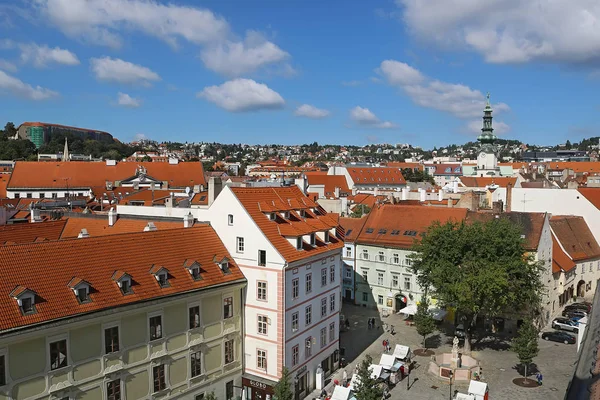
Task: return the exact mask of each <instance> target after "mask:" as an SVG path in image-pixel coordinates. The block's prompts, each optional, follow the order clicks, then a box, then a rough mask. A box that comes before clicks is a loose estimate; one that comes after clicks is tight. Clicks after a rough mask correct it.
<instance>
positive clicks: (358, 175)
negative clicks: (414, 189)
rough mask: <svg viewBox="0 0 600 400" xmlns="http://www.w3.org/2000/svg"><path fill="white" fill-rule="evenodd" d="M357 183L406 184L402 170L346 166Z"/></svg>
mask: <svg viewBox="0 0 600 400" xmlns="http://www.w3.org/2000/svg"><path fill="white" fill-rule="evenodd" d="M346 169H347V171H348V174H349V175H350V178H351V179H352V181H353V182H354V184H355V185H406V180H405V179H404V177H403V176H402V171H400V170H399V169H398V168H386V167H354V166H348V167H346Z"/></svg>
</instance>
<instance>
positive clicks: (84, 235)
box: [77, 228, 90, 239]
mask: <svg viewBox="0 0 600 400" xmlns="http://www.w3.org/2000/svg"><path fill="white" fill-rule="evenodd" d="M89 237H90V234H89V233H88V231H87V229H85V228H82V229H81V231H80V232H79V235H77V238H78V239H82V238H89Z"/></svg>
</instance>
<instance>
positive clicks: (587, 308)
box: [565, 301, 592, 312]
mask: <svg viewBox="0 0 600 400" xmlns="http://www.w3.org/2000/svg"><path fill="white" fill-rule="evenodd" d="M570 306H576V307H582V308H583V307H585V309H584V311H587V312H590V311H592V303H590V302H589V301H580V302H578V303H573V304H569V305H567V307H570ZM565 308H566V307H565Z"/></svg>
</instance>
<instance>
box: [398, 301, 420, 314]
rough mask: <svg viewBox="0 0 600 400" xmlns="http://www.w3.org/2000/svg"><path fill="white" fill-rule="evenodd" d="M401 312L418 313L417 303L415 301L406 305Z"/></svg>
mask: <svg viewBox="0 0 600 400" xmlns="http://www.w3.org/2000/svg"><path fill="white" fill-rule="evenodd" d="M400 313H402V314H406V315H415V314H416V313H417V305H416V304H414V303H413V304H409V305H407V306H406V307H404V308H403V309H402V310H400Z"/></svg>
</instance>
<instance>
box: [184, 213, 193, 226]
mask: <svg viewBox="0 0 600 400" xmlns="http://www.w3.org/2000/svg"><path fill="white" fill-rule="evenodd" d="M192 226H194V216H193V215H192V213H188V215H186V216H185V217H183V227H184V228H191V227H192Z"/></svg>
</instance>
